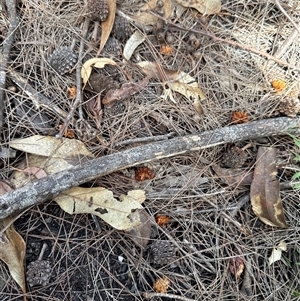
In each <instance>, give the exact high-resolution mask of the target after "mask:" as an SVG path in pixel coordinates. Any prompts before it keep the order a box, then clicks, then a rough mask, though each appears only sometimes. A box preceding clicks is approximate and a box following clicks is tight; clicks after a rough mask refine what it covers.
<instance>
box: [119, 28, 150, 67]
mask: <svg viewBox="0 0 300 301" xmlns="http://www.w3.org/2000/svg"><path fill="white" fill-rule="evenodd" d="M145 39H146V38H145V35H144V34H142V33H141V32H140V31H139V30H136V31H135V32H134V33H133V34H132V36H131V37H130V38H129V40H128V41H127V42H126V44H125V46H124V51H123V55H124V58H125V59H126V60H128V61H129V60H130V58H131V56H132V54H133V53H134V51H135V49H136V48H137V47H138V46H139V45H140V44H142V43H143V42H144V41H145Z"/></svg>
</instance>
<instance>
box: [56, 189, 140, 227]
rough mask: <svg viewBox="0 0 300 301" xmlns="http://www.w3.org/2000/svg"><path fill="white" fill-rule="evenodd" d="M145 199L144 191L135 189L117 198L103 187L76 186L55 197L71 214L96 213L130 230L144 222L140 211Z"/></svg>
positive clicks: (111, 223) (114, 224)
mask: <svg viewBox="0 0 300 301" xmlns="http://www.w3.org/2000/svg"><path fill="white" fill-rule="evenodd" d="M145 199H146V197H145V192H144V191H142V190H133V191H130V192H129V193H128V194H127V195H122V196H120V197H119V200H117V199H115V198H114V196H113V193H112V192H111V191H109V190H107V189H105V188H102V187H95V188H81V187H74V188H71V189H68V190H66V191H64V192H63V193H61V194H59V195H58V196H57V197H55V198H54V200H55V201H56V202H57V203H58V205H59V206H60V207H61V208H62V209H63V210H64V211H66V212H67V213H69V214H79V213H90V214H94V215H97V216H99V217H100V218H101V219H103V220H104V221H105V222H107V223H108V224H110V225H111V226H112V227H114V228H116V229H118V230H128V231H129V230H131V229H132V228H134V227H138V226H140V225H141V224H142V223H143V221H142V220H141V215H140V214H139V212H138V211H139V210H141V209H143V207H142V206H141V203H142V202H143V201H144V200H145Z"/></svg>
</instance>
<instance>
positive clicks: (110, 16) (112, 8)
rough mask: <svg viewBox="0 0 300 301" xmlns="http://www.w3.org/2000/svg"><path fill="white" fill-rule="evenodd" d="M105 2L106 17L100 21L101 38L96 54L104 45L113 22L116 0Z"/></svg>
mask: <svg viewBox="0 0 300 301" xmlns="http://www.w3.org/2000/svg"><path fill="white" fill-rule="evenodd" d="M107 4H108V17H107V19H106V20H105V21H103V22H102V23H101V28H102V32H101V40H100V46H99V50H98V52H97V56H99V54H100V53H101V51H102V49H103V47H104V46H105V44H106V42H107V40H108V38H109V35H110V33H111V30H112V28H113V26H114V22H115V16H116V9H117V0H109V1H107Z"/></svg>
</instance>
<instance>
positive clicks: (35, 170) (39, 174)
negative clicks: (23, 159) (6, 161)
mask: <svg viewBox="0 0 300 301" xmlns="http://www.w3.org/2000/svg"><path fill="white" fill-rule="evenodd" d="M23 172H26V173H28V174H30V175H33V176H35V177H36V178H37V179H42V178H45V177H47V173H46V172H45V171H44V170H43V169H41V168H39V167H36V166H30V167H27V168H25V169H23Z"/></svg>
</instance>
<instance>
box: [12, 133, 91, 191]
mask: <svg viewBox="0 0 300 301" xmlns="http://www.w3.org/2000/svg"><path fill="white" fill-rule="evenodd" d="M10 143H11V145H10V146H11V147H13V148H16V149H19V150H21V151H24V152H26V153H28V154H27V156H26V160H24V161H22V162H21V163H20V164H19V165H18V169H19V170H16V171H15V172H14V173H13V174H12V176H11V178H10V181H11V183H12V184H13V185H14V186H15V187H22V186H24V185H26V184H27V183H28V182H30V181H31V180H33V179H34V176H30V175H28V174H27V173H24V171H23V170H22V169H26V168H28V167H29V168H30V167H35V168H39V169H42V170H43V171H44V172H45V173H46V174H53V173H57V172H60V171H62V170H66V169H69V168H71V167H74V166H76V165H78V164H79V163H80V162H84V161H86V160H88V159H90V158H94V155H93V154H92V153H91V152H90V151H89V150H88V149H87V148H86V147H85V145H84V143H83V142H81V141H79V140H76V139H68V138H62V140H59V139H56V138H55V137H50V136H40V135H35V136H31V137H28V138H24V139H16V140H13V141H11V142H10Z"/></svg>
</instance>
